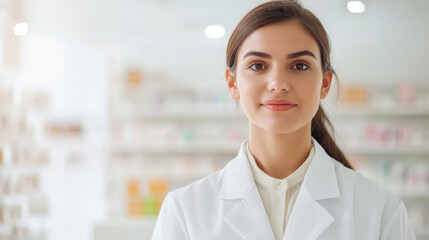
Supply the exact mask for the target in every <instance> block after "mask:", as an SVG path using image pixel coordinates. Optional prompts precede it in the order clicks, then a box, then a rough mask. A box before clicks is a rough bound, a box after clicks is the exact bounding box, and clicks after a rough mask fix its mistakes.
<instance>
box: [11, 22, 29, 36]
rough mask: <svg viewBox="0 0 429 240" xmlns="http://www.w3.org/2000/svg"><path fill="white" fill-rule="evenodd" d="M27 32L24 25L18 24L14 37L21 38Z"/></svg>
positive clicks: (26, 27)
mask: <svg viewBox="0 0 429 240" xmlns="http://www.w3.org/2000/svg"><path fill="white" fill-rule="evenodd" d="M27 31H28V25H27V24H26V23H18V24H16V26H15V29H14V32H15V35H18V36H22V35H25V34H26V33H27Z"/></svg>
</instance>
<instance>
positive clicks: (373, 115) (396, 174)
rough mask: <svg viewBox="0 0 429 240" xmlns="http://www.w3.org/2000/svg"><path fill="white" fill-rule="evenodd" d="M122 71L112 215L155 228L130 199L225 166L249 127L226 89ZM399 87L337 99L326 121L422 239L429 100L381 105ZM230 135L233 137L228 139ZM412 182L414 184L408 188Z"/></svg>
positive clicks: (428, 190)
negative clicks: (399, 202) (200, 89)
mask: <svg viewBox="0 0 429 240" xmlns="http://www.w3.org/2000/svg"><path fill="white" fill-rule="evenodd" d="M113 69H115V68H113ZM121 69H122V70H116V72H114V73H113V74H112V76H113V77H112V79H110V81H111V91H112V92H111V95H110V98H109V101H110V102H109V106H111V109H110V111H109V112H110V116H109V119H110V137H109V139H110V141H109V144H108V147H107V148H106V149H107V154H108V158H107V159H108V162H107V163H106V169H107V170H106V171H107V175H108V176H112V177H111V179H110V180H109V183H108V186H109V188H108V190H107V193H108V194H107V197H108V198H109V201H110V209H111V214H110V215H111V216H112V219H113V218H118V217H119V218H121V219H130V220H125V221H141V222H145V223H146V224H147V221H148V220H147V219H148V217H149V218H150V219H152V220H150V221H152V224H153V225H154V224H155V220H154V219H156V218H151V214H147V212H145V207H147V206H143V207H136V206H135V205H133V203H134V202H135V201H140V202H141V204H140V205H144V204H143V202H144V200H143V199H144V198H145V197H147V196H150V194H151V193H150V192H151V190H150V189H151V187H150V186H149V185H150V184H149V183H150V182H151V181H153V179H161V182H163V183H166V186H164V185H163V186H162V187H163V189H164V190H165V192H166V191H170V190H172V189H174V188H176V187H180V186H183V185H186V184H188V183H190V182H192V181H194V180H196V179H199V178H201V177H203V176H206V175H208V174H209V173H211V172H214V171H215V170H217V169H220V168H222V166H223V165H224V164H225V163H226V162H227V161H229V160H230V159H232V158H233V157H234V156H235V154H236V153H237V150H238V148H239V145H240V144H241V143H242V141H243V140H244V139H246V138H247V136H246V134H247V121H246V118H245V116H244V115H243V113H242V112H240V107H239V106H234V105H231V103H233V101H231V100H230V99H229V96H227V95H225V94H227V91H226V90H225V89H223V90H219V91H218V92H217V91H216V89H210V91H204V92H210V93H211V94H212V96H211V97H207V96H204V95H201V94H200V93H196V92H194V90H193V89H192V88H184V87H181V86H180V85H176V84H174V83H173V82H169V81H170V79H151V78H150V77H147V78H141V75H142V74H141V73H139V71H130V72H124V71H123V69H125V68H121ZM149 75H150V74H149ZM366 89H367V88H366ZM371 89H372V90H371V91H376V90H377V88H371ZM396 89H397V88H395V87H392V88H391V89H390V90H389V91H390V92H386V90H385V89H383V91H382V92H383V93H382V94H383V101H382V104H378V103H377V102H376V103H374V101H377V98H375V97H373V99H369V95H370V93H369V91H368V90H365V91H368V92H366V93H365V94H367V95H368V96H367V97H368V99H365V101H364V102H358V103H356V102H353V101H352V102H350V101H349V102H348V101H344V100H342V101H341V103H340V104H339V105H336V106H339V107H337V108H336V107H334V108H328V110H331V111H330V112H328V115H330V116H331V120H332V121H333V123H334V126H335V127H336V129H337V130H338V131H337V133H338V138H337V139H339V142H343V146H342V149H344V151H345V153H346V154H347V155H348V156H349V158H350V159H351V160H352V162H353V163H354V164H355V165H356V168H357V171H359V172H361V173H362V174H364V175H366V176H368V177H370V178H374V179H375V180H376V181H379V182H381V184H384V185H386V186H387V187H388V188H392V190H393V191H395V192H396V193H397V194H398V196H400V197H401V198H402V199H403V200H404V202H405V204H406V206H407V208H408V211H409V214H410V218H411V219H412V223H413V225H414V226H415V228H416V229H415V230H416V233H417V235H418V236H419V238H418V239H426V236H427V234H426V233H425V232H424V229H425V228H426V227H427V226H429V217H428V216H429V206H428V202H429V201H428V200H429V183H428V182H425V183H424V184H423V181H426V180H421V179H419V180H416V179H414V177H415V176H417V177H422V175H424V174H426V176H427V174H428V172H429V162H428V160H429V127H428V126H427V125H426V122H425V121H426V119H427V118H428V117H429V100H426V98H427V99H429V91H427V92H422V93H420V92H419V93H418V94H428V96H427V97H426V96H420V95H419V99H420V100H419V101H418V104H417V103H416V102H407V104H402V103H401V104H396V103H393V104H389V102H388V101H387V100H386V99H389V98H390V99H393V101H396V100H395V91H396ZM423 89H426V88H419V90H422V91H423ZM425 91H426V90H425ZM371 94H373V95H372V96H376V94H377V93H371ZM389 94H390V95H393V96H390V95H389ZM416 95H417V94H416ZM378 99H379V98H378ZM325 109H327V108H325ZM225 126H229V128H228V127H225ZM344 126H346V127H347V128H344ZM418 127H423V129H417V128H418ZM231 129H235V132H234V133H233V134H230V135H228V134H229V133H231V132H233V130H231ZM344 130H347V131H344ZM379 131H380V132H379ZM392 133H393V135H392ZM383 134H384V135H383ZM341 140H343V141H341ZM340 145H341V144H340ZM416 164H420V165H422V166H425V168H426V169H427V170H426V172H418V170H416V167H415V166H414V165H416ZM420 165H418V166H420ZM199 169H200V170H199ZM201 169H203V170H201ZM130 182H131V183H136V182H137V183H138V184H137V185H136V186H138V187H135V186H134V185H133V186H134V187H135V188H132V189H134V190H133V191H135V192H134V193H136V194H137V195H136V196H134V195H133V196H131V197H130V195H132V194H131V193H130ZM395 184H397V185H396V186H395ZM412 184H419V185H418V186H417V185H416V186H417V187H410V186H413V185H412ZM392 186H393V187H392ZM127 189H128V190H127ZM165 192H164V193H165ZM164 193H163V194H164ZM162 196H163V195H162V194H161V199H162ZM130 199H131V200H132V201H131V203H130ZM136 199H137V200H136ZM158 202H160V201H159V200H158ZM158 207H159V206H158ZM155 208H156V207H155ZM152 213H153V214H156V210H155V211H152ZM136 217H137V218H136ZM136 219H137V220H136ZM138 219H140V220H138ZM150 221H149V222H150ZM106 224H107V225H108V223H106ZM107 225H100V226H99V227H100V228H103V226H107Z"/></svg>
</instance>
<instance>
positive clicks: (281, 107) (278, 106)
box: [261, 99, 298, 112]
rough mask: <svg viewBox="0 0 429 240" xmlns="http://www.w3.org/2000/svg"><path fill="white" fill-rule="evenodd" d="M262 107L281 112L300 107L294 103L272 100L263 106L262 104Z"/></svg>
mask: <svg viewBox="0 0 429 240" xmlns="http://www.w3.org/2000/svg"><path fill="white" fill-rule="evenodd" d="M261 106H262V107H264V108H266V109H268V110H271V111H275V112H281V111H287V110H290V109H293V108H295V107H296V106H298V105H297V104H296V103H294V102H291V101H288V100H284V99H272V100H268V101H265V102H264V103H263V104H261Z"/></svg>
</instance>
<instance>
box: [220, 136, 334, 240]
mask: <svg viewBox="0 0 429 240" xmlns="http://www.w3.org/2000/svg"><path fill="white" fill-rule="evenodd" d="M245 144H246V142H244V143H243V144H242V145H241V148H240V151H239V153H238V154H237V156H236V157H235V158H234V159H233V160H232V161H231V162H229V163H228V165H227V166H226V167H225V169H224V170H225V171H224V176H223V182H222V187H221V192H220V196H219V198H220V199H224V200H232V199H242V200H241V201H237V206H236V207H235V208H233V210H231V211H230V212H229V213H228V214H227V215H226V217H225V221H226V222H227V223H228V224H229V225H230V226H231V228H232V229H233V230H235V231H236V232H237V233H238V234H240V235H241V236H242V237H243V238H244V239H272V240H273V239H274V235H273V232H272V230H271V225H270V223H269V220H268V217H267V214H266V212H265V209H264V206H263V203H262V200H261V197H260V195H259V192H258V189H257V187H256V184H255V182H254V179H253V176H252V172H251V169H250V166H249V162H248V160H247V157H246V152H245V151H246V150H245V146H246V145H245ZM313 144H314V147H315V153H314V158H313V160H312V161H311V163H310V166H309V168H308V170H307V173H306V175H305V177H304V181H303V183H302V186H301V190H300V192H299V194H298V197H297V199H296V202H295V206H294V208H293V210H292V213H291V216H290V218H289V221H288V225H287V228H286V231H285V235H284V239H315V238H317V236H319V235H320V234H321V233H322V232H323V231H324V230H325V229H326V228H328V226H329V225H330V224H331V223H332V222H334V218H333V217H332V215H331V214H330V213H329V211H328V210H327V209H325V208H324V207H323V206H322V205H321V204H320V203H319V202H317V200H322V199H329V198H337V197H340V192H339V188H338V182H337V177H336V173H335V166H334V163H333V161H335V160H333V159H332V158H331V157H330V156H329V155H328V154H327V153H326V152H325V150H324V149H323V147H322V146H320V144H319V143H318V142H317V141H316V140H315V139H313Z"/></svg>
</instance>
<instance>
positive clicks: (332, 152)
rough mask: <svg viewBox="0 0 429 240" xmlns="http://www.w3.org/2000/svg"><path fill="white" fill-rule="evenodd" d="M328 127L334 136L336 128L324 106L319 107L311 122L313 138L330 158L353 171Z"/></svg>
mask: <svg viewBox="0 0 429 240" xmlns="http://www.w3.org/2000/svg"><path fill="white" fill-rule="evenodd" d="M327 126H328V127H329V129H330V131H331V133H332V134H334V128H333V126H332V123H331V121H330V120H329V118H328V117H327V116H326V114H325V111H324V110H323V108H322V106H319V109H318V110H317V112H316V115H315V116H314V118H313V120H312V121H311V136H312V137H313V138H314V139H316V141H317V142H318V143H319V144H320V145H321V146H322V147H323V149H325V151H326V153H327V154H328V155H329V156H331V157H332V158H333V159H335V160H337V161H338V162H340V163H341V164H343V165H344V166H345V167H347V168H350V169H353V167H352V166H351V164H350V162H349V161H348V160H347V158H346V156H345V155H344V153H343V152H342V151H341V150H340V148H339V147H338V146H337V144H336V143H335V141H334V139H333V138H332V136H331V133H329V131H328V129H327Z"/></svg>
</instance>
